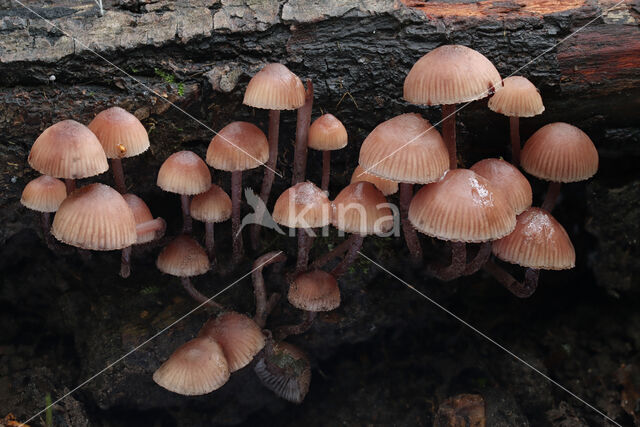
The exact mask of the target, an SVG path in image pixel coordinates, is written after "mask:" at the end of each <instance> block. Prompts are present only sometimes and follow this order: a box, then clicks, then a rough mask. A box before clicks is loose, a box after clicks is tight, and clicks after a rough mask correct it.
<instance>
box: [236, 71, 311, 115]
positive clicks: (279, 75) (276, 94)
mask: <svg viewBox="0 0 640 427" xmlns="http://www.w3.org/2000/svg"><path fill="white" fill-rule="evenodd" d="M304 100H305V91H304V85H303V84H302V81H301V80H300V78H299V77H298V76H296V75H295V74H293V73H292V72H291V71H290V70H289V69H288V68H287V67H286V66H284V65H282V64H277V63H275V64H267V65H265V66H264V68H262V70H260V71H259V72H258V73H257V74H256V75H255V76H253V77H252V78H251V80H250V81H249V84H248V85H247V90H246V91H245V93H244V101H242V103H243V104H245V105H249V106H251V107H255V108H264V109H267V110H295V109H297V108H300V107H302V106H303V105H304Z"/></svg>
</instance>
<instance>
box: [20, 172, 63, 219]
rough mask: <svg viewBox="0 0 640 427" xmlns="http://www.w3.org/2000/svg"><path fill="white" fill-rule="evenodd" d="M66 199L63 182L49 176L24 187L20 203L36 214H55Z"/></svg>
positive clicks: (43, 176) (40, 177)
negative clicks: (36, 212)
mask: <svg viewBox="0 0 640 427" xmlns="http://www.w3.org/2000/svg"><path fill="white" fill-rule="evenodd" d="M66 198H67V187H66V186H65V185H64V182H62V181H60V180H59V179H57V178H53V177H50V176H49V175H41V176H39V177H37V178H36V179H33V180H31V181H29V182H28V183H27V185H25V187H24V190H22V197H20V203H22V205H23V206H25V207H27V208H29V209H31V210H33V211H38V212H55V211H57V210H58V208H59V207H60V204H61V203H62V201H63V200H64V199H66Z"/></svg>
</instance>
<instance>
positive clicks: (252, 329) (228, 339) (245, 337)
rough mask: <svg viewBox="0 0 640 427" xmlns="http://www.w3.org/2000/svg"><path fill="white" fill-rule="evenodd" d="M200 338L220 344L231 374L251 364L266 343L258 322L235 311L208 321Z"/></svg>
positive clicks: (201, 331) (199, 334)
mask: <svg viewBox="0 0 640 427" xmlns="http://www.w3.org/2000/svg"><path fill="white" fill-rule="evenodd" d="M198 336H199V337H200V336H206V337H209V338H211V339H213V340H215V341H216V342H217V343H218V344H220V346H221V347H222V351H223V352H224V356H225V358H226V359H227V363H228V364H229V371H230V372H235V371H237V370H238V369H242V368H244V367H245V366H247V365H248V364H249V363H251V361H252V360H253V357H254V356H255V355H256V354H258V353H259V352H260V350H262V347H264V343H265V339H264V335H263V334H262V330H261V329H260V327H259V326H258V325H257V324H256V322H254V321H253V320H252V319H250V318H249V317H247V316H245V315H244V314H240V313H236V312H234V311H227V312H226V313H222V314H221V315H219V316H218V317H216V318H215V319H210V320H209V321H207V323H205V324H204V326H203V327H202V329H200V332H199V333H198Z"/></svg>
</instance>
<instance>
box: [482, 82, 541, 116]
mask: <svg viewBox="0 0 640 427" xmlns="http://www.w3.org/2000/svg"><path fill="white" fill-rule="evenodd" d="M503 84H504V86H503V87H502V89H500V90H499V91H498V92H496V94H495V95H493V96H492V97H491V99H490V100H489V109H490V110H492V111H495V112H496V113H500V114H504V115H505V116H509V117H533V116H537V115H538V114H542V112H543V111H544V105H543V104H542V97H541V96H540V92H538V89H537V88H536V87H535V86H534V85H533V83H531V82H530V81H529V80H527V78H526V77H521V76H511V77H507V78H506V79H504V80H503Z"/></svg>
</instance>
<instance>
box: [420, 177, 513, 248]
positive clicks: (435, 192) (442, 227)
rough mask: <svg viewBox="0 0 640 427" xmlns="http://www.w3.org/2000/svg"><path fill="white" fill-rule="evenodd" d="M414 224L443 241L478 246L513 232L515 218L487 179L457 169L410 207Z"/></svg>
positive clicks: (423, 191) (423, 190) (423, 231)
mask: <svg viewBox="0 0 640 427" xmlns="http://www.w3.org/2000/svg"><path fill="white" fill-rule="evenodd" d="M409 220H410V221H411V224H413V226H414V227H415V228H416V229H417V230H418V231H420V232H421V233H424V234H426V235H428V236H432V237H436V238H438V239H441V240H453V241H458V242H468V243H479V242H486V241H489V240H495V239H499V238H501V237H504V236H506V235H507V234H509V233H511V231H513V229H514V227H515V225H516V215H515V213H514V212H513V208H512V207H511V204H510V203H509V202H508V201H507V199H506V198H505V197H504V196H503V194H502V193H501V192H500V191H499V190H498V191H495V190H494V189H493V186H492V185H491V183H490V182H489V180H488V179H486V178H483V177H481V176H480V175H478V174H476V173H475V172H473V171H471V170H468V169H454V170H451V171H449V172H447V174H446V175H445V176H444V178H443V179H442V180H440V181H438V182H434V183H433V184H429V185H425V186H424V187H422V188H421V189H420V191H418V192H417V193H416V194H415V196H413V200H411V205H410V206H409Z"/></svg>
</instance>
